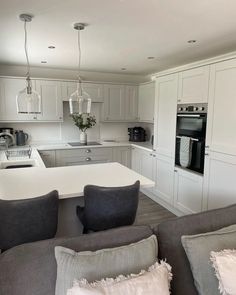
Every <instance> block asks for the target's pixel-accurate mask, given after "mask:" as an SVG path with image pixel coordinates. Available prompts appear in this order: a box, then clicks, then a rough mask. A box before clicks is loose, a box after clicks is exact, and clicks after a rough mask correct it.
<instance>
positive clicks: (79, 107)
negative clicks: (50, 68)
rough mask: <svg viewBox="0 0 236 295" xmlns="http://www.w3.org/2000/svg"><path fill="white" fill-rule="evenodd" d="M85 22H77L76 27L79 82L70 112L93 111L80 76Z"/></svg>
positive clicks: (70, 103)
mask: <svg viewBox="0 0 236 295" xmlns="http://www.w3.org/2000/svg"><path fill="white" fill-rule="evenodd" d="M84 28H85V24H83V23H76V24H74V29H75V30H77V31H78V55H79V56H78V57H79V59H78V77H77V79H78V82H77V89H76V91H75V92H73V93H72V94H71V96H70V98H69V107H70V114H71V115H75V114H77V115H78V114H90V112H91V102H92V100H91V98H90V96H89V94H88V93H87V92H85V91H84V90H83V87H82V80H81V77H80V65H81V46H80V31H82V30H84Z"/></svg>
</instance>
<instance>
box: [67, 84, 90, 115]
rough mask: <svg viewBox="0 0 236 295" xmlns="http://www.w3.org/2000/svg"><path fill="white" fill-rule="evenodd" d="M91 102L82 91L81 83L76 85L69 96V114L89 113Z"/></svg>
mask: <svg viewBox="0 0 236 295" xmlns="http://www.w3.org/2000/svg"><path fill="white" fill-rule="evenodd" d="M79 84H80V83H79ZM91 103H92V100H91V98H90V96H89V94H88V93H87V92H85V91H83V89H82V87H81V85H77V89H76V91H75V92H73V93H72V94H71V96H70V98H69V107H70V114H71V115H72V114H90V112H91Z"/></svg>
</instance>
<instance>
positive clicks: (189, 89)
mask: <svg viewBox="0 0 236 295" xmlns="http://www.w3.org/2000/svg"><path fill="white" fill-rule="evenodd" d="M208 85H209V66H203V67H199V68H195V69H191V70H187V71H183V72H180V73H179V90H178V103H207V101H208V88H209V87H208Z"/></svg>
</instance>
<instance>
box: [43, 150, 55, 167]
mask: <svg viewBox="0 0 236 295" xmlns="http://www.w3.org/2000/svg"><path fill="white" fill-rule="evenodd" d="M39 154H40V156H41V158H42V160H43V162H44V164H45V166H46V168H51V167H55V166H56V151H54V150H49V151H46V150H45V151H39Z"/></svg>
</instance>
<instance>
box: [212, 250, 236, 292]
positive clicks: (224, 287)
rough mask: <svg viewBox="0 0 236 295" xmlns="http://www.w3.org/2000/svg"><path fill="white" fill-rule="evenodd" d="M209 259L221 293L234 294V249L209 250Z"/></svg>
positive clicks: (235, 276)
mask: <svg viewBox="0 0 236 295" xmlns="http://www.w3.org/2000/svg"><path fill="white" fill-rule="evenodd" d="M211 261H212V262H213V267H214V269H215V273H216V276H217V278H218V280H219V290H220V293H221V294H223V295H236V250H223V251H220V252H214V251H212V252H211Z"/></svg>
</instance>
